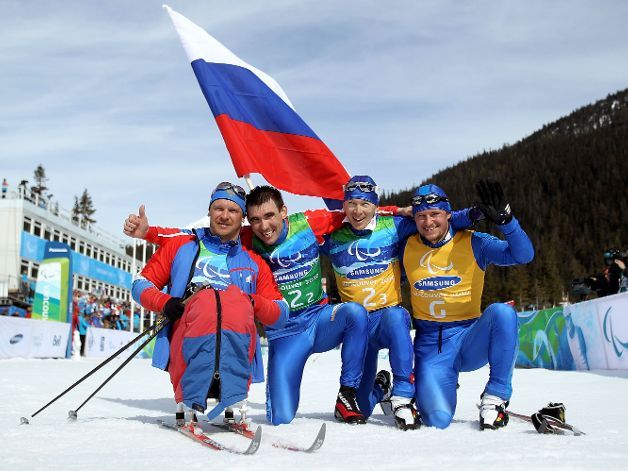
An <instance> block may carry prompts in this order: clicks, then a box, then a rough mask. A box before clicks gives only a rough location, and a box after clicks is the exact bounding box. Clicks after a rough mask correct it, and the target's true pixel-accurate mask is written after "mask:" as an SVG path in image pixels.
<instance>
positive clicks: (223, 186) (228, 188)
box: [209, 182, 246, 216]
mask: <svg viewBox="0 0 628 471" xmlns="http://www.w3.org/2000/svg"><path fill="white" fill-rule="evenodd" d="M245 197H246V192H245V191H244V189H243V188H242V187H241V186H239V185H234V184H233V183H229V182H222V183H219V184H218V186H216V189H215V190H214V191H213V192H212V196H211V199H210V200H209V206H210V207H211V205H212V203H213V202H214V201H216V200H229V201H233V202H234V203H235V204H237V205H238V206H240V209H241V210H242V214H243V215H244V216H246V203H245Z"/></svg>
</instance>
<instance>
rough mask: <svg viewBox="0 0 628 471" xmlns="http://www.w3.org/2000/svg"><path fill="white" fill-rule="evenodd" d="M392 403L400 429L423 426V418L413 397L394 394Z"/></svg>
mask: <svg viewBox="0 0 628 471" xmlns="http://www.w3.org/2000/svg"><path fill="white" fill-rule="evenodd" d="M390 404H391V406H392V410H393V412H394V414H395V422H396V424H397V428H398V429H399V430H404V431H405V430H416V429H418V428H419V427H421V420H420V419H421V418H420V416H419V413H418V412H417V410H416V408H415V407H414V404H413V403H412V398H410V397H401V396H392V397H391V398H390Z"/></svg>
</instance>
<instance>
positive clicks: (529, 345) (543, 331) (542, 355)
mask: <svg viewBox="0 0 628 471" xmlns="http://www.w3.org/2000/svg"><path fill="white" fill-rule="evenodd" d="M518 317H519V355H518V357H517V365H518V366H523V367H537V368H549V369H553V370H573V369H575V365H574V359H573V356H572V353H571V350H570V348H569V343H568V342H567V335H565V328H566V324H565V318H564V317H563V309H562V307H555V308H551V309H544V310H542V311H527V312H520V313H518Z"/></svg>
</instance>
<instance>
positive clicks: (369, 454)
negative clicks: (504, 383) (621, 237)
mask: <svg viewBox="0 0 628 471" xmlns="http://www.w3.org/2000/svg"><path fill="white" fill-rule="evenodd" d="M112 363H113V365H108V366H107V367H105V368H103V370H105V371H99V372H98V373H96V374H95V375H94V376H93V377H91V378H89V379H88V380H87V381H85V382H84V383H83V384H81V385H80V386H78V387H77V388H76V389H75V390H73V391H71V392H70V393H68V394H67V395H66V396H64V397H63V398H62V399H60V400H59V401H57V402H56V403H55V404H53V405H52V406H50V407H49V408H48V409H46V410H45V411H43V412H42V413H41V414H39V415H38V416H36V417H35V418H33V419H32V420H31V423H30V425H20V417H21V416H26V417H30V415H31V414H32V413H33V412H35V411H36V410H37V409H39V408H40V407H41V406H43V405H44V404H45V403H47V402H48V401H49V400H51V399H52V398H53V397H55V396H56V395H57V394H58V393H60V392H61V391H62V390H64V389H65V388H66V387H68V386H69V385H70V384H72V383H73V382H74V381H76V380H77V379H78V378H79V377H81V376H82V375H83V374H85V373H86V372H87V371H89V370H90V369H92V368H93V367H94V366H96V365H97V364H98V361H96V360H87V359H83V360H81V361H72V360H23V359H12V360H2V361H0V398H1V399H0V469H1V470H13V469H19V470H36V469H41V470H57V469H63V470H66V469H81V470H83V469H88V470H116V471H122V470H127V469H128V470H138V471H139V470H151V471H154V470H162V469H163V470H169V471H172V470H178V469H186V470H194V469H202V470H207V469H212V470H218V469H226V468H227V467H229V469H251V466H255V469H262V470H265V469H272V470H284V469H286V470H295V469H298V470H299V471H301V470H305V469H326V470H333V469H338V470H343V471H346V470H347V469H356V470H358V469H360V470H362V469H377V470H384V469H395V470H397V469H418V468H437V469H459V470H461V469H465V470H466V469H481V470H487V469H489V470H490V469H531V468H532V469H550V468H551V469H556V468H562V469H602V468H604V469H607V470H608V469H628V372H612V371H597V372H591V373H585V372H555V371H547V370H521V369H520V370H517V371H515V376H514V389H515V394H514V396H513V399H512V401H511V406H510V408H511V409H512V410H513V411H517V412H522V413H530V412H533V411H535V410H537V409H539V408H540V407H542V406H543V405H545V404H546V403H547V402H549V401H561V402H564V403H565V404H566V405H567V420H568V421H569V422H571V423H573V424H575V425H576V426H578V427H579V428H581V429H582V430H584V431H585V432H587V435H586V436H580V437H573V436H547V435H539V434H537V433H536V431H535V430H534V429H533V428H532V427H531V425H529V424H527V423H520V422H517V421H515V420H514V419H511V422H510V424H509V425H508V426H507V427H506V428H505V429H504V430H500V431H496V432H493V431H485V432H480V431H478V411H477V408H476V402H477V401H478V396H479V394H480V392H481V391H482V388H483V384H484V382H485V380H486V376H487V374H488V370H487V369H482V370H480V371H478V372H474V373H465V374H463V375H462V376H461V379H460V384H461V387H460V389H459V393H458V397H459V401H458V409H457V413H456V417H455V421H454V423H453V424H452V425H451V426H450V427H449V428H448V429H446V430H436V429H431V428H427V427H423V428H421V429H420V430H418V431H410V432H401V431H398V430H396V429H395V428H394V427H393V426H392V422H391V420H390V418H389V417H384V416H383V415H382V414H381V411H380V410H379V408H377V409H376V413H375V414H374V415H373V417H372V418H371V420H370V421H369V423H368V424H367V425H365V426H348V425H343V424H339V423H336V422H335V421H334V419H333V405H334V400H335V396H336V392H337V387H338V386H337V378H338V376H339V370H340V367H339V365H340V358H339V352H338V351H337V350H335V351H332V352H328V353H325V354H319V355H315V356H313V357H312V358H311V359H310V360H309V362H308V364H307V367H306V370H305V375H304V379H303V386H302V393H301V406H300V409H299V413H298V415H297V418H296V419H295V420H294V421H293V423H292V424H289V425H283V426H280V427H272V426H270V425H265V426H264V429H263V433H264V439H263V441H262V447H261V448H260V450H259V451H258V453H257V454H256V455H254V456H237V455H233V454H229V453H225V452H216V451H212V450H210V449H207V448H204V447H202V446H200V445H198V444H196V443H193V442H192V441H191V440H188V439H186V438H185V437H183V436H182V435H179V434H177V433H174V432H171V431H168V430H165V429H161V428H159V427H158V426H157V420H158V419H171V418H172V413H173V410H174V401H173V400H172V399H171V397H172V391H171V388H170V383H169V380H168V376H167V374H165V373H163V372H161V371H159V370H156V369H154V368H151V367H150V362H149V361H148V360H134V361H132V362H131V363H130V364H129V365H128V366H127V367H126V368H125V369H124V370H122V371H121V373H120V374H119V375H118V376H117V377H115V378H114V379H113V380H112V381H111V382H110V383H109V384H108V385H107V386H105V388H104V389H103V390H102V391H100V393H99V394H98V395H97V396H96V397H94V398H93V399H92V400H91V401H90V402H88V403H87V404H86V405H85V407H84V408H83V409H81V410H80V411H79V417H78V421H76V422H68V420H67V412H68V410H70V409H75V408H76V407H77V406H78V405H79V404H80V403H81V402H83V400H84V399H85V398H86V397H87V396H88V395H89V394H90V393H91V392H92V391H93V390H94V389H95V388H96V387H97V386H98V384H100V381H102V380H103V379H104V378H105V377H106V375H107V374H108V373H109V372H111V371H113V369H114V368H115V367H116V366H117V365H119V363H118V362H117V361H113V362H112ZM380 363H381V365H380V366H382V367H386V363H387V361H386V360H380ZM250 405H251V407H252V411H251V416H252V418H253V420H254V421H255V422H257V423H260V424H264V423H265V419H264V417H265V409H264V385H263V384H256V385H253V387H252V389H251V394H250ZM323 421H325V422H327V440H326V442H325V444H324V446H323V448H322V449H321V450H319V451H318V452H317V453H314V454H311V455H308V454H305V453H294V452H290V451H285V450H279V449H275V448H273V447H271V446H270V441H271V440H272V439H273V438H281V439H282V440H284V441H291V442H294V443H297V444H305V443H308V442H310V441H311V440H312V439H313V438H314V436H315V433H316V431H317V430H318V428H319V426H320V424H321V423H322V422H323ZM216 437H217V438H219V439H220V440H222V441H223V442H225V443H231V444H236V445H241V446H242V448H244V447H245V445H246V439H245V438H243V437H239V436H236V435H234V434H230V433H226V432H219V433H218V434H217V435H216Z"/></svg>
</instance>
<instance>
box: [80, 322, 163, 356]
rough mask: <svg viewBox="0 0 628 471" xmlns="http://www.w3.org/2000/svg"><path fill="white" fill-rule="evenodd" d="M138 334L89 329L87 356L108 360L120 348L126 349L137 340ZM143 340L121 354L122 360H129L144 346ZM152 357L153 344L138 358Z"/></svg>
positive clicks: (86, 347)
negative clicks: (131, 355) (131, 341)
mask: <svg viewBox="0 0 628 471" xmlns="http://www.w3.org/2000/svg"><path fill="white" fill-rule="evenodd" d="M136 336H137V334H132V333H130V332H127V331H125V330H112V329H101V328H97V327H89V328H88V329H87V334H86V336H85V341H86V342H87V345H86V346H85V356H87V357H96V358H106V357H109V356H111V355H113V354H114V353H115V352H116V351H118V350H119V349H120V348H122V347H124V346H125V345H126V344H127V343H129V341H130V340H132V339H133V338H135V337H136ZM142 342H143V340H138V341H137V342H136V343H137V345H133V346H132V347H129V348H128V349H127V350H126V351H124V352H123V353H121V354H120V357H121V358H127V357H128V356H129V355H130V354H131V353H132V352H133V351H135V349H137V347H139V346H140V345H141V344H142ZM151 355H152V342H151V343H150V344H148V345H147V346H146V348H144V349H143V351H142V352H141V354H140V355H138V358H149V357H150V356H151Z"/></svg>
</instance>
